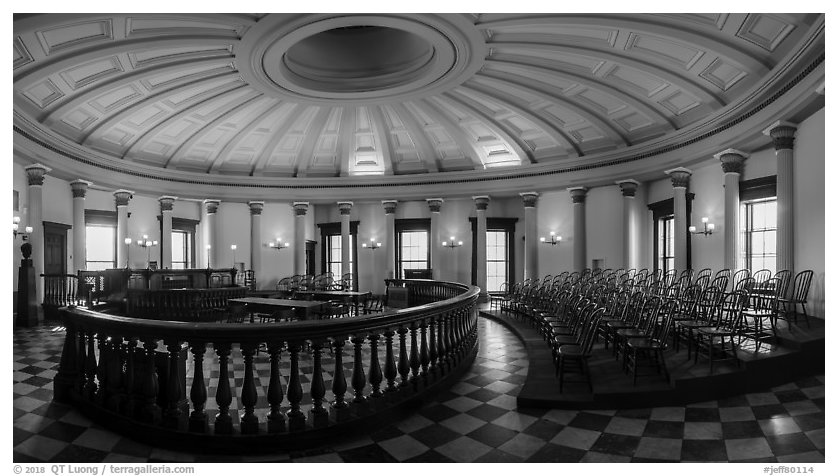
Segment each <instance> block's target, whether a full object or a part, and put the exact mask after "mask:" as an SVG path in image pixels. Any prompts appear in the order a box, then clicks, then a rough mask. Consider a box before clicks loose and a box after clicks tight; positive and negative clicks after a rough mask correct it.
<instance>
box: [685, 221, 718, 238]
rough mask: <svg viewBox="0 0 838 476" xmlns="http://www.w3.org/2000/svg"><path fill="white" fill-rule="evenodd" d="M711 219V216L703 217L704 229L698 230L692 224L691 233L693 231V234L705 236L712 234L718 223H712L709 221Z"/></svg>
mask: <svg viewBox="0 0 838 476" xmlns="http://www.w3.org/2000/svg"><path fill="white" fill-rule="evenodd" d="M709 221H710V219H709V218H707V217H701V223H703V224H704V231H696V228H695V227H694V226H691V227H690V233H692V234H693V235H705V236H706V235H712V234H713V230H715V229H716V225H714V224H712V223H708V222H709Z"/></svg>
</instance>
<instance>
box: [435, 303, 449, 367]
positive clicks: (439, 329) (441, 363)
mask: <svg viewBox="0 0 838 476" xmlns="http://www.w3.org/2000/svg"><path fill="white" fill-rule="evenodd" d="M436 340H437V347H438V349H437V360H438V361H437V370H438V371H439V372H440V374H444V373H445V371H446V366H445V355H446V353H447V351H448V348H447V347H446V346H445V314H440V315H439V317H438V319H437V322H436Z"/></svg>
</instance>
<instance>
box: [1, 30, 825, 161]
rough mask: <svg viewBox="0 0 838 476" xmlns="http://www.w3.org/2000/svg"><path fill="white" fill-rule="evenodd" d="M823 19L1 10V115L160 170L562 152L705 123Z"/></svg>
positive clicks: (603, 148)
mask: <svg viewBox="0 0 838 476" xmlns="http://www.w3.org/2000/svg"><path fill="white" fill-rule="evenodd" d="M822 22H823V16H822V15H816V14H776V13H771V14H761V13H748V14H573V15H565V14H557V15H545V14H537V15H531V14H270V15H261V14H102V15H97V14H79V15H75V14H66V15H65V14H61V15H60V14H47V15H17V16H15V20H14V35H13V43H14V114H15V125H16V126H17V127H18V128H19V129H20V130H24V131H26V132H27V133H29V134H30V135H33V136H35V137H36V138H37V139H38V140H39V141H42V142H44V143H46V144H50V145H52V146H53V147H58V148H66V147H72V149H73V150H74V151H76V152H75V153H76V154H77V155H78V154H79V153H80V152H81V153H83V154H81V155H84V156H86V157H88V158H93V159H95V158H97V157H98V158H101V159H102V160H105V159H107V160H117V161H121V162H119V163H123V164H126V165H127V164H135V165H142V166H145V167H146V168H149V166H150V169H151V170H159V172H160V173H161V174H165V173H166V172H167V171H175V170H176V171H181V172H182V171H185V172H193V173H199V174H217V175H227V176H254V177H325V176H355V175H403V174H422V173H436V172H449V171H462V170H468V171H471V170H483V169H489V168H499V167H518V168H520V167H527V166H529V165H530V164H536V163H547V164H549V163H557V164H560V163H563V162H566V161H569V160H574V161H576V160H579V159H580V158H587V157H594V158H595V157H596V156H597V154H601V153H607V152H613V151H617V150H619V149H623V148H628V147H631V146H635V145H638V144H643V143H647V142H649V141H652V140H654V139H657V138H660V137H663V136H666V135H668V134H672V133H674V132H676V131H680V130H683V129H685V128H688V127H689V126H693V125H696V124H701V123H704V122H706V121H708V120H709V119H710V118H713V117H715V116H717V115H718V114H720V113H721V112H723V111H724V110H725V108H727V107H729V106H730V105H733V104H736V103H738V102H741V101H743V100H744V99H745V98H746V97H747V96H748V94H750V93H751V92H752V91H753V90H755V89H756V88H758V87H759V85H760V84H761V83H762V82H764V81H766V80H767V78H769V77H771V76H772V75H774V74H775V73H776V72H777V71H779V70H781V69H782V68H783V67H784V66H785V65H786V63H787V62H789V61H791V58H793V55H794V52H795V51H797V50H799V49H801V48H802V45H804V44H805V43H806V42H807V41H810V40H811V37H812V35H813V34H814V33H813V31H814V30H815V29H816V26H817V24H818V23H821V24H822ZM820 28H822V25H821V27H820Z"/></svg>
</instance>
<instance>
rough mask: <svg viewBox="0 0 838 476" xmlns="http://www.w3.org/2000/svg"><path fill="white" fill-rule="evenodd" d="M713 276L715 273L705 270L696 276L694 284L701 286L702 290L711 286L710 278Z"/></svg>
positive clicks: (708, 269)
mask: <svg viewBox="0 0 838 476" xmlns="http://www.w3.org/2000/svg"><path fill="white" fill-rule="evenodd" d="M712 276H713V271H712V270H711V269H710V268H704V269H702V270H701V271H699V272H698V274H696V275H695V281H693V284H697V285H699V286H701V289H704V288H706V287H707V286H709V285H710V278H711V277H712Z"/></svg>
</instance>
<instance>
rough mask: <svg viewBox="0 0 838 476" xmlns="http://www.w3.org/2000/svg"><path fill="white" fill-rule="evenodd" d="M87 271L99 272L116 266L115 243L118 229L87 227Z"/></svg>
mask: <svg viewBox="0 0 838 476" xmlns="http://www.w3.org/2000/svg"><path fill="white" fill-rule="evenodd" d="M85 231H86V233H87V243H86V251H87V269H89V270H91V271H98V270H103V269H111V268H113V267H114V266H116V264H115V261H116V257H115V256H114V253H115V250H114V243H115V240H116V228H115V227H113V226H87V227H85Z"/></svg>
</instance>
